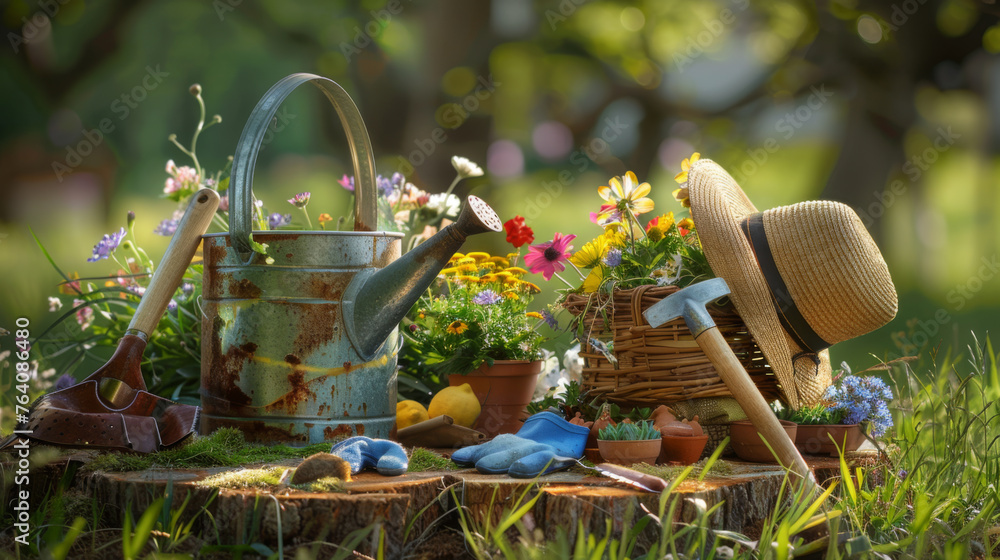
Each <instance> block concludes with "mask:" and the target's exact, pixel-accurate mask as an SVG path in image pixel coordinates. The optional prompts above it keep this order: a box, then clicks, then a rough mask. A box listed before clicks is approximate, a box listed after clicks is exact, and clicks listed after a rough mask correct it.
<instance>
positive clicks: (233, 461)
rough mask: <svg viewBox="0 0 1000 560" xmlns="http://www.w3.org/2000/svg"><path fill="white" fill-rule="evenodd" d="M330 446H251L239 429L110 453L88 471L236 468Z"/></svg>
mask: <svg viewBox="0 0 1000 560" xmlns="http://www.w3.org/2000/svg"><path fill="white" fill-rule="evenodd" d="M329 450H330V444H328V443H316V444H313V445H308V446H305V447H289V446H287V445H256V444H252V443H247V441H246V439H245V438H244V437H243V432H240V431H239V430H237V429H235V428H219V429H218V430H216V431H215V432H213V433H212V434H211V435H209V436H191V439H190V440H189V441H188V442H187V443H184V444H182V445H181V446H180V447H176V448H173V449H167V450H164V451H160V452H159V453H150V454H147V455H134V454H129V453H118V452H109V453H106V454H104V455H101V456H100V457H97V458H96V459H94V460H92V461H90V462H89V463H87V464H86V465H85V466H84V467H83V468H84V469H85V470H88V471H139V470H145V469H149V468H151V467H153V466H160V467H178V468H186V467H232V466H240V465H247V464H255V463H266V462H269V461H280V460H282V459H291V458H302V457H308V456H309V455H312V454H314V453H320V452H328V451H329Z"/></svg>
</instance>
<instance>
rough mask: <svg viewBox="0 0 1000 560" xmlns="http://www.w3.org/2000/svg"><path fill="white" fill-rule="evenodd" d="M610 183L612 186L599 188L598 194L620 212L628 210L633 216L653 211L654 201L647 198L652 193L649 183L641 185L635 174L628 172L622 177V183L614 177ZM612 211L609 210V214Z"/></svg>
mask: <svg viewBox="0 0 1000 560" xmlns="http://www.w3.org/2000/svg"><path fill="white" fill-rule="evenodd" d="M608 183H609V184H610V186H604V187H600V188H598V189H597V193H598V194H599V195H601V198H603V199H604V200H606V201H608V202H609V203H611V204H613V205H615V208H617V209H618V210H622V211H623V210H624V209H625V208H628V209H629V210H631V211H632V213H633V214H645V213H646V212H649V211H651V210H652V209H653V201H652V200H651V199H649V198H646V195H647V194H649V191H650V186H649V183H640V182H639V179H638V178H636V176H635V173H632V172H631V171H628V172H626V173H625V175H622V180H621V181H619V180H618V177H612V178H611V179H610V180H609V181H608ZM611 211H612V210H610V209H609V210H608V211H607V213H610V212H611Z"/></svg>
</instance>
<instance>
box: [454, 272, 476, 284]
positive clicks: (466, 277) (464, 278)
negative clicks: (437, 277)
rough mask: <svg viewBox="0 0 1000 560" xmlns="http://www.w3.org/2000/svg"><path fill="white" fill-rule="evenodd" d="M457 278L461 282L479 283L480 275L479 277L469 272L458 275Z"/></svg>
mask: <svg viewBox="0 0 1000 560" xmlns="http://www.w3.org/2000/svg"><path fill="white" fill-rule="evenodd" d="M455 280H458V281H459V282H465V283H467V284H478V283H479V277H477V276H469V275H468V274H462V275H459V276H456V277H455Z"/></svg>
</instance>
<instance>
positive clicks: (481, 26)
mask: <svg viewBox="0 0 1000 560" xmlns="http://www.w3.org/2000/svg"><path fill="white" fill-rule="evenodd" d="M998 13H1000V8H998V7H997V5H996V4H995V3H994V1H993V0H980V1H976V0H896V1H894V2H890V1H885V2H882V1H863V0H839V1H827V2H818V3H813V2H807V1H794V0H788V1H774V2H764V1H761V2H753V3H750V2H749V0H732V1H730V0H717V1H704V0H672V1H658V0H648V1H603V0H590V1H585V0H558V1H557V0H550V1H537V2H533V1H530V0H503V1H499V0H496V1H493V2H463V1H459V0H447V1H439V0H428V1H425V2H411V1H409V0H390V1H389V2H388V3H387V2H385V1H384V0H373V1H368V2H359V3H355V2H341V1H298V2H283V1H279V0H269V1H253V0H212V1H209V0H202V1H171V2H154V1H136V0H119V1H113V0H109V1H105V2H92V1H85V0H40V1H39V0H13V1H9V2H4V3H3V7H2V10H0V23H2V27H3V37H4V41H3V43H4V44H3V45H0V74H2V76H3V87H2V88H0V122H2V123H3V125H2V131H0V195H2V196H0V287H2V289H0V326H3V327H5V328H7V329H8V330H13V328H14V327H13V322H14V319H15V318H16V317H20V316H24V317H28V318H30V320H31V321H32V325H33V327H32V328H33V329H34V330H35V332H38V330H40V329H41V328H42V327H43V326H44V325H45V324H46V323H48V322H51V321H52V319H53V318H54V314H51V313H49V311H48V307H47V299H46V298H47V296H49V295H52V294H53V293H54V291H55V290H56V284H57V283H58V281H59V280H60V278H59V276H58V274H57V273H56V272H55V271H54V270H53V268H52V267H51V266H50V265H49V264H48V262H47V261H46V259H45V257H44V255H43V254H42V252H41V250H40V249H39V248H38V246H37V245H36V244H35V242H34V240H33V239H32V237H31V233H30V232H29V228H30V230H31V231H33V232H34V234H35V235H37V237H38V238H39V240H40V241H41V242H42V243H43V244H44V245H45V247H46V248H47V249H48V250H49V252H50V253H51V256H52V258H53V259H54V260H55V262H56V263H58V264H59V266H60V267H61V268H63V269H64V270H65V271H67V272H72V271H76V272H78V273H79V274H80V275H81V276H101V275H106V274H109V273H113V272H114V269H113V268H112V267H111V265H110V264H109V261H100V262H98V263H88V262H86V258H87V257H88V256H90V253H91V247H92V246H93V245H94V244H95V243H96V242H97V241H98V239H100V237H101V235H103V234H105V233H108V232H110V231H115V230H117V229H118V228H119V227H121V226H123V225H125V217H126V212H127V211H129V210H132V211H134V212H135V213H136V215H137V228H136V230H137V233H138V234H139V241H140V244H141V245H142V246H143V247H145V249H146V250H147V252H148V253H149V254H150V255H152V256H154V258H155V257H156V256H158V255H160V254H162V251H163V249H164V248H165V247H166V243H167V239H166V238H164V237H160V236H157V235H155V234H154V233H153V229H154V228H155V227H156V225H157V224H158V223H159V222H160V220H162V219H164V218H168V217H170V215H171V213H172V212H173V211H174V210H175V209H176V204H175V203H174V202H172V201H170V200H167V199H165V198H163V196H162V195H163V187H164V181H165V179H166V178H167V174H166V172H165V171H164V166H165V164H166V162H167V160H168V159H173V160H174V161H176V162H177V164H178V165H188V164H190V163H191V162H190V160H189V159H188V158H187V156H185V155H184V154H183V153H181V152H180V151H179V150H178V149H177V148H176V147H175V146H173V145H172V144H171V143H170V142H168V141H167V137H168V135H170V134H177V135H178V137H179V139H180V140H181V141H182V142H183V143H185V144H186V143H187V142H188V141H189V139H190V137H191V135H192V133H193V131H194V127H195V124H196V122H197V118H198V107H197V104H196V102H195V100H194V98H193V97H192V96H191V95H190V94H189V93H188V88H189V86H190V85H191V84H193V83H199V84H201V85H202V87H203V89H204V93H203V97H204V99H205V101H206V104H207V106H208V115H209V116H211V115H213V114H219V115H221V116H222V119H223V120H222V123H221V124H219V125H217V126H214V127H212V128H210V129H209V130H207V131H206V132H205V133H204V134H203V135H202V136H201V138H200V140H199V142H198V146H197V148H198V150H197V154H198V157H199V159H200V161H201V164H202V165H203V166H204V167H205V168H206V169H208V170H209V171H214V170H218V169H221V168H222V167H223V166H224V165H225V163H226V158H227V156H229V155H231V154H232V153H233V152H234V149H235V147H236V144H237V140H238V138H239V135H240V132H241V131H242V128H243V124H244V123H245V121H246V119H247V117H248V115H249V113H250V111H251V109H252V108H253V107H254V105H255V104H256V103H257V101H258V99H259V98H260V96H261V95H262V94H263V93H264V92H265V91H266V90H267V89H268V88H269V87H270V86H271V85H272V84H273V83H274V82H276V81H277V80H278V79H280V78H281V77H283V76H285V75H288V74H291V73H294V72H312V73H317V74H321V75H324V76H327V77H330V78H332V79H334V80H336V81H337V82H339V83H340V84H341V85H343V86H344V87H345V88H346V89H347V90H348V92H349V93H350V94H351V95H352V97H353V98H354V100H355V101H356V103H357V104H358V106H359V108H360V110H361V113H362V114H363V115H364V118H365V120H366V123H367V125H368V129H369V132H370V134H371V137H372V142H373V145H374V148H375V152H376V154H377V156H378V160H377V164H378V168H379V171H380V172H381V173H383V174H385V175H389V174H391V173H392V172H393V171H403V172H406V173H407V174H408V176H409V179H410V180H411V181H413V182H415V183H416V184H417V185H418V186H420V187H421V188H424V189H426V190H428V191H430V192H441V191H443V190H444V189H445V188H446V187H447V185H448V184H449V182H450V181H451V178H452V177H453V174H454V172H453V170H452V168H451V165H450V162H449V159H450V157H451V156H453V155H461V156H465V157H468V158H470V159H472V160H473V161H476V162H479V163H480V164H481V165H482V166H483V167H484V169H486V171H487V174H486V176H485V177H481V178H478V179H471V180H467V181H465V182H463V183H462V184H460V185H459V187H458V190H457V192H458V194H460V195H462V196H465V195H467V194H476V195H478V196H481V197H482V198H484V199H486V200H487V201H489V202H490V203H491V204H493V205H494V207H495V208H496V209H497V210H498V212H499V213H500V214H501V217H502V218H504V219H507V218H510V217H513V216H514V215H517V214H519V215H522V216H525V217H526V219H527V223H528V225H530V226H531V227H533V228H534V230H535V233H536V236H537V237H536V239H537V240H538V241H541V240H544V239H551V236H552V234H553V233H554V232H557V231H558V232H562V233H567V234H568V233H576V234H578V235H580V236H581V237H582V238H583V239H581V242H582V241H585V240H586V239H589V238H590V237H591V236H592V235H594V234H595V233H596V230H595V226H594V225H593V224H591V223H590V221H589V219H588V212H590V211H593V210H596V209H597V207H598V206H599V204H600V202H601V200H600V198H599V197H598V195H597V190H596V189H597V187H598V186H600V185H603V184H606V182H607V179H608V178H609V177H611V176H613V175H619V174H622V173H623V172H624V171H626V170H633V171H635V172H636V173H637V175H638V176H639V177H640V178H641V179H642V180H647V181H649V182H650V183H651V184H652V185H653V193H652V198H653V199H654V201H655V202H656V204H657V210H659V211H667V210H673V211H675V212H679V211H680V210H681V209H680V207H679V205H678V204H677V203H676V202H675V201H674V200H673V199H672V197H671V191H672V190H673V189H674V188H675V186H676V185H675V183H674V181H673V179H672V177H673V175H674V174H675V173H676V172H677V171H679V170H680V162H681V160H682V159H683V158H685V157H687V156H689V155H690V154H691V153H692V152H694V151H699V152H701V154H702V155H703V157H709V158H712V159H714V160H716V161H717V162H719V163H720V164H722V165H723V166H724V167H725V168H727V169H728V170H729V171H730V172H731V173H732V174H733V175H734V176H735V177H736V178H737V179H738V180H739V181H740V183H741V185H742V186H743V187H744V189H745V190H746V192H747V194H748V196H749V197H750V199H751V200H752V201H754V202H755V204H756V205H757V206H758V208H760V209H766V208H770V207H773V206H777V205H782V204H789V203H794V202H797V201H801V200H807V199H818V198H824V199H832V200H839V201H842V202H845V203H847V204H849V205H850V206H852V207H853V208H855V209H856V211H857V212H858V214H859V215H860V216H861V217H862V219H863V220H864V221H865V224H866V225H867V226H868V227H869V230H870V231H871V233H872V235H873V236H874V238H875V239H876V240H877V241H878V243H879V244H880V246H881V248H882V251H883V253H884V255H885V258H886V260H887V262H888V263H889V267H890V270H891V272H892V276H893V279H894V280H895V282H896V286H897V289H898V292H899V295H900V312H899V315H898V317H897V319H896V320H895V321H893V322H892V323H891V324H890V325H889V326H887V327H884V328H882V329H880V330H879V331H876V332H874V333H871V334H869V335H867V336H865V337H862V338H860V339H856V340H854V341H850V342H846V343H843V344H839V345H837V346H836V347H834V348H833V349H832V354H833V360H834V363H840V361H841V360H847V361H848V362H849V363H851V365H852V366H854V368H855V370H857V369H861V368H864V367H867V366H870V365H872V364H874V363H875V362H876V358H875V357H872V356H871V355H870V354H875V355H876V356H878V357H880V358H886V357H889V358H891V357H895V356H898V355H901V354H904V353H908V354H912V353H914V352H915V351H916V350H917V349H918V348H919V347H922V346H925V347H927V348H932V347H935V346H937V345H938V344H939V343H940V342H941V341H944V343H945V344H946V345H950V344H955V343H958V344H964V341H966V340H967V337H968V333H969V332H970V331H975V332H976V333H978V334H979V335H980V336H982V335H983V334H985V332H986V331H987V330H988V329H989V327H990V326H991V324H992V323H993V320H994V317H995V316H996V312H997V308H998V305H1000V290H998V286H1000V278H998V277H997V276H998V274H1000V262H998V259H1000V255H998V228H1000V224H998V221H997V219H996V218H997V215H998V211H1000V194H998V189H997V185H998V179H1000V158H998V154H997V152H998V147H1000V56H998V53H1000V26H998V25H997V22H998V18H997V14H998ZM284 107H285V108H284V109H283V110H282V111H281V112H280V113H279V119H278V121H276V122H275V123H274V130H273V138H272V140H271V141H270V142H269V143H268V145H267V146H266V149H265V150H264V151H263V152H262V154H261V157H260V160H259V163H258V166H257V173H256V176H255V184H254V190H255V192H256V194H257V196H258V197H260V198H262V199H264V200H265V201H266V202H267V203H268V205H269V206H272V207H278V206H279V205H281V204H284V202H283V201H284V200H285V199H287V198H290V197H291V195H293V194H295V193H297V192H300V191H306V190H308V191H311V192H312V193H313V201H312V202H311V204H310V208H311V209H312V210H313V211H315V212H329V213H330V214H332V215H333V216H339V215H346V214H347V213H348V208H347V207H346V203H347V197H346V194H345V192H344V191H343V190H342V189H341V188H340V187H339V186H338V185H337V183H336V180H337V179H338V178H339V177H341V175H343V174H345V173H347V174H350V173H351V168H350V162H349V156H348V151H347V147H346V142H345V139H344V136H343V133H342V130H341V128H340V126H339V123H338V122H337V120H336V118H335V115H334V114H333V112H332V111H331V110H330V108H329V106H328V103H327V101H326V99H325V98H324V97H323V96H321V95H317V93H316V92H315V90H313V89H311V88H306V89H302V90H301V91H299V92H296V93H295V94H293V95H292V97H291V98H290V99H289V100H288V101H287V102H286V104H285V106H284ZM102 124H103V127H104V129H105V130H103V131H101V128H102ZM96 131H100V132H96ZM469 248H470V249H471V248H478V249H484V250H489V251H494V252H500V253H504V252H507V251H508V250H509V246H507V245H506V244H505V243H504V240H503V236H501V235H497V236H491V237H487V236H481V237H480V238H479V239H476V240H475V241H473V242H472V243H471V245H470V247H469ZM537 281H538V282H539V283H542V281H541V279H540V278H538V280H537ZM556 287H557V285H555V284H554V283H552V284H549V285H547V286H546V285H544V284H543V288H544V289H545V291H544V292H543V295H542V296H541V297H540V298H539V303H540V304H542V303H545V302H546V301H552V300H553V299H554V298H555V294H554V291H553V290H554V289H555V288H556ZM563 318H564V319H565V318H566V317H565V316H564V317H563ZM550 334H551V333H550ZM6 340H7V341H8V342H9V341H10V338H7V339H6ZM566 340H567V337H566V336H563V337H562V338H560V339H559V341H558V342H557V343H554V344H555V345H556V346H559V345H562V344H565V342H566ZM3 345H4V347H7V346H8V343H7V342H3Z"/></svg>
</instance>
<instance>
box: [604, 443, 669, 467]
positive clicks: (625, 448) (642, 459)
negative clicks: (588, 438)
mask: <svg viewBox="0 0 1000 560" xmlns="http://www.w3.org/2000/svg"><path fill="white" fill-rule="evenodd" d="M662 446H663V440H662V439H646V440H639V441H619V440H610V439H599V440H597V448H598V449H600V450H601V457H603V458H604V460H605V461H606V462H608V463H614V464H616V465H626V466H628V465H634V464H635V463H649V464H650V465H652V464H655V463H656V458H657V457H658V456H659V455H660V448H661V447H662Z"/></svg>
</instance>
